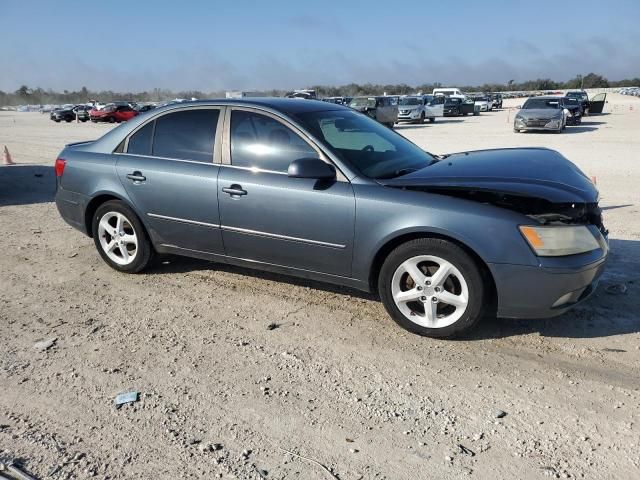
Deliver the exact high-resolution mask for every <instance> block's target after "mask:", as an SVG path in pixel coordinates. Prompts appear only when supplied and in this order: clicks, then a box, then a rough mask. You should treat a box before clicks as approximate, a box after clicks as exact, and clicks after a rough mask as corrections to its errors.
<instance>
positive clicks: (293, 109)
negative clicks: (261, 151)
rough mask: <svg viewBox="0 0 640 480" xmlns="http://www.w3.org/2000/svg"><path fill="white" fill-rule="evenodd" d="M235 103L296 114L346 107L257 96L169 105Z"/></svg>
mask: <svg viewBox="0 0 640 480" xmlns="http://www.w3.org/2000/svg"><path fill="white" fill-rule="evenodd" d="M212 104H215V105H235V106H247V107H251V106H257V107H268V108H271V109H272V110H276V111H278V112H281V113H284V114H296V113H304V112H318V111H323V110H340V109H346V108H347V107H344V106H342V105H337V104H331V103H327V102H323V101H322V100H307V99H305V98H282V97H255V98H220V99H217V98H214V99H211V100H195V101H191V102H181V103H176V104H172V105H167V106H168V107H175V106H180V107H188V106H198V105H212Z"/></svg>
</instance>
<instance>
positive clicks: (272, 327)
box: [267, 322, 280, 330]
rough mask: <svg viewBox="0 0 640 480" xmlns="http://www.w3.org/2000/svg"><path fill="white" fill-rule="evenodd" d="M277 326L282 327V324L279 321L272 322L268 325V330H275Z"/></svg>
mask: <svg viewBox="0 0 640 480" xmlns="http://www.w3.org/2000/svg"><path fill="white" fill-rule="evenodd" d="M276 328H280V324H279V323H275V322H274V323H270V324H269V325H267V330H275V329H276Z"/></svg>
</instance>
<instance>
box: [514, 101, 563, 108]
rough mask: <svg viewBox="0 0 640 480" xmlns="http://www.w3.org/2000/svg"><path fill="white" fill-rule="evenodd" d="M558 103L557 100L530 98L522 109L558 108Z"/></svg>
mask: <svg viewBox="0 0 640 480" xmlns="http://www.w3.org/2000/svg"><path fill="white" fill-rule="evenodd" d="M558 106H559V101H558V99H557V98H530V99H529V100H527V101H526V102H524V105H523V106H522V108H523V109H533V108H558Z"/></svg>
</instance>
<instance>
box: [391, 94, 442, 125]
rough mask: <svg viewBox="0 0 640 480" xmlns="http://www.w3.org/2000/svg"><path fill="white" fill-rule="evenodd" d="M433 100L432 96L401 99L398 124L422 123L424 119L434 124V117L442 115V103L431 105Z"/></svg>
mask: <svg viewBox="0 0 640 480" xmlns="http://www.w3.org/2000/svg"><path fill="white" fill-rule="evenodd" d="M433 98H434V97H433V95H424V96H406V97H402V98H401V99H400V103H399V104H398V123H400V122H414V123H423V122H424V121H425V120H426V119H428V120H429V121H430V122H432V123H433V122H435V120H436V117H441V116H442V115H443V104H444V102H442V103H440V104H439V106H438V105H436V104H434V105H431V101H432V100H433Z"/></svg>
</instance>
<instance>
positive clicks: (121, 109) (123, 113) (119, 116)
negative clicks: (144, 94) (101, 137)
mask: <svg viewBox="0 0 640 480" xmlns="http://www.w3.org/2000/svg"><path fill="white" fill-rule="evenodd" d="M136 115H138V112H137V111H135V110H134V109H133V108H131V107H130V106H129V105H128V104H124V105H122V104H121V105H116V104H109V105H106V106H105V107H104V108H103V109H101V110H96V109H95V108H94V109H93V110H91V111H90V112H89V116H90V118H91V121H92V122H109V123H120V122H126V121H127V120H131V119H132V118H133V117H135V116H136Z"/></svg>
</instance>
